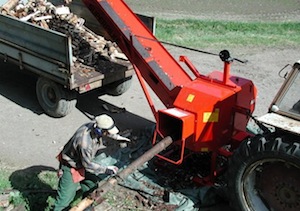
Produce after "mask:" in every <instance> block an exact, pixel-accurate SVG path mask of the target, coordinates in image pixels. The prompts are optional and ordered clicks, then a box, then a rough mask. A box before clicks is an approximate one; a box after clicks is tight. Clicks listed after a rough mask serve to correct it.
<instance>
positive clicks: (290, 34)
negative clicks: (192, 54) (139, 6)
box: [156, 19, 300, 48]
mask: <svg viewBox="0 0 300 211" xmlns="http://www.w3.org/2000/svg"><path fill="white" fill-rule="evenodd" d="M156 37H157V38H158V39H159V40H162V41H166V42H171V43H174V44H178V45H183V46H189V47H196V48H205V47H221V48H228V47H238V46H250V47H252V46H254V47H258V46H260V47H274V46H276V47H280V46H285V47H289V46H294V45H298V44H299V43H300V23H292V22H291V23H290V22H287V23H275V22H270V23H269V22H233V21H204V20H193V19H179V20H164V19H158V20H157V23H156Z"/></svg>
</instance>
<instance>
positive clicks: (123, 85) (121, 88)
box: [105, 77, 132, 96]
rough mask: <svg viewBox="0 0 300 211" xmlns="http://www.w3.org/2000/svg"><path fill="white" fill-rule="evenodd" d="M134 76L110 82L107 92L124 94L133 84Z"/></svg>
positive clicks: (115, 94)
mask: <svg viewBox="0 0 300 211" xmlns="http://www.w3.org/2000/svg"><path fill="white" fill-rule="evenodd" d="M131 83H132V77H128V78H124V79H122V80H119V81H116V82H113V83H111V84H108V85H107V86H106V88H105V90H106V93H107V94H108V95H111V96H119V95H122V94H124V93H125V92H126V91H127V90H128V89H129V88H130V86H131Z"/></svg>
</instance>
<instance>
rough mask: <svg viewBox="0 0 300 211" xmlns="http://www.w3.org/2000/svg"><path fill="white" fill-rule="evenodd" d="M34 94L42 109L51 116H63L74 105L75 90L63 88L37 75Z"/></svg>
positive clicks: (75, 100)
mask: <svg viewBox="0 0 300 211" xmlns="http://www.w3.org/2000/svg"><path fill="white" fill-rule="evenodd" d="M36 95H37V98H38V101H39V104H40V105H41V107H42V108H43V110H44V111H45V112H46V114H48V115H49V116H52V117H56V118H57V117H64V116H66V115H67V114H69V113H70V112H71V111H72V109H74V108H75V106H76V102H77V99H76V92H73V91H70V90H67V89H65V88H64V87H63V86H62V85H60V84H57V83H55V82H54V81H52V80H50V79H47V78H44V77H39V78H38V80H37V83H36Z"/></svg>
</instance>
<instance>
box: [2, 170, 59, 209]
mask: <svg viewBox="0 0 300 211" xmlns="http://www.w3.org/2000/svg"><path fill="white" fill-rule="evenodd" d="M57 183H58V178H57V176H56V171H54V170H53V169H51V168H48V167H39V166H37V167H32V168H28V169H21V170H15V171H14V170H7V169H5V168H0V194H6V195H8V199H9V202H10V204H12V205H14V207H17V206H23V207H25V209H26V210H50V209H51V206H52V205H53V203H54V200H55V194H56V191H55V190H56V188H57ZM1 209H4V208H1V207H0V210H1Z"/></svg>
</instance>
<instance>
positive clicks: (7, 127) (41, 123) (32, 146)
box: [0, 0, 300, 210]
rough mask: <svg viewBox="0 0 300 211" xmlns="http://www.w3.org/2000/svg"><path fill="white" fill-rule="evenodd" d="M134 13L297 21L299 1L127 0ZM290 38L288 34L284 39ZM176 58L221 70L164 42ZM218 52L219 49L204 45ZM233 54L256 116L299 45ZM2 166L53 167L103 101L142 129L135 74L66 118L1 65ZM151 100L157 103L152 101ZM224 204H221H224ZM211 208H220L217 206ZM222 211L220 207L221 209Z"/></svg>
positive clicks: (126, 124)
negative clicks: (125, 85) (253, 94)
mask: <svg viewBox="0 0 300 211" xmlns="http://www.w3.org/2000/svg"><path fill="white" fill-rule="evenodd" d="M126 2H128V3H129V5H130V6H131V7H132V8H133V10H134V11H135V12H139V13H144V14H147V15H152V16H164V17H169V18H174V17H193V18H200V19H203V18H205V19H222V20H223V19H224V20H246V21H248V20H265V21H274V20H275V21H299V8H300V2H299V1H298V0H285V1H281V0H260V1H259V0H254V1H246V0H230V1H229V3H228V1H221V0H207V1H198V0H186V1H184V3H182V2H183V1H180V0H164V1H161V0H152V1H145V0H144V1H141V0H127V1H126ZM287 39H288V37H287ZM166 47H167V49H168V50H169V51H170V52H171V53H172V54H173V55H174V57H175V58H178V56H179V55H186V56H188V58H189V59H190V60H191V61H192V62H193V63H194V65H195V66H196V67H197V68H198V69H199V71H200V72H202V73H208V72H210V71H212V70H216V69H217V70H222V68H223V64H222V62H221V61H220V59H219V58H217V57H213V56H209V55H204V54H199V53H195V52H191V51H188V50H182V49H179V48H174V47H169V46H166ZM202 50H207V51H212V52H214V53H218V52H219V51H220V50H223V49H202ZM228 50H229V51H230V52H231V54H232V56H233V57H236V58H240V59H247V60H249V62H248V63H247V64H240V63H238V62H235V63H233V65H232V72H231V73H232V74H234V75H238V76H241V77H245V78H248V79H251V80H253V82H254V83H255V84H256V86H257V89H258V99H257V106H256V111H255V115H257V116H260V115H262V114H264V113H266V112H267V109H268V106H269V105H270V103H271V101H272V99H273V97H274V96H275V94H276V92H277V90H278V89H279V87H280V86H281V84H282V82H283V79H282V78H280V77H279V76H278V72H279V70H280V69H281V68H282V67H284V66H285V65H286V64H293V63H294V62H296V61H298V60H299V59H300V55H299V50H300V47H299V46H294V47H292V48H291V47H288V48H285V47H277V48H255V49H253V48H237V49H228ZM0 67H1V71H0V112H1V116H0V122H1V127H0V154H1V157H0V165H1V166H11V167H13V168H16V169H26V168H30V167H33V166H40V167H45V168H46V167H53V168H57V165H58V163H57V161H56V160H55V156H56V155H57V153H58V152H59V148H60V147H61V146H63V145H64V144H65V143H66V141H67V140H68V139H69V138H70V137H71V135H72V134H73V132H74V131H75V130H76V129H77V128H78V127H79V126H80V125H81V124H83V123H85V122H88V121H90V118H92V117H94V116H97V115H99V114H101V113H104V112H106V113H107V111H106V110H105V109H104V108H103V104H106V105H108V106H112V107H119V108H125V109H126V112H123V113H110V114H111V115H112V116H113V117H114V119H115V120H116V123H117V125H118V126H119V128H120V129H121V130H125V129H130V128H133V129H134V130H139V129H144V128H145V127H146V126H149V125H151V124H153V120H154V118H153V115H152V113H151V110H150V108H149V106H148V104H147V101H146V99H145V97H144V95H143V92H142V89H141V87H140V85H139V83H138V80H137V79H136V77H134V78H133V84H132V87H131V88H130V90H129V91H128V92H126V93H125V94H124V95H122V96H119V97H111V96H107V95H104V96H100V97H98V94H97V93H95V92H93V93H90V94H85V95H82V96H80V97H79V98H78V103H77V106H76V109H75V110H74V111H73V112H72V113H71V114H69V115H68V116H66V117H64V118H59V119H55V118H51V117H49V116H47V115H46V114H44V112H43V110H42V109H41V107H40V106H39V104H38V101H37V98H36V95H35V82H36V79H35V78H34V77H32V76H28V75H26V74H24V73H23V72H22V71H17V69H18V68H17V67H15V66H12V65H9V64H3V63H1V65H0ZM154 102H155V104H156V105H157V106H158V108H159V107H161V103H160V102H159V101H158V100H156V99H154ZM223 208H224V207H223ZM211 210H221V209H219V208H215V209H211ZM222 210H224V209H222Z"/></svg>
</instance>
